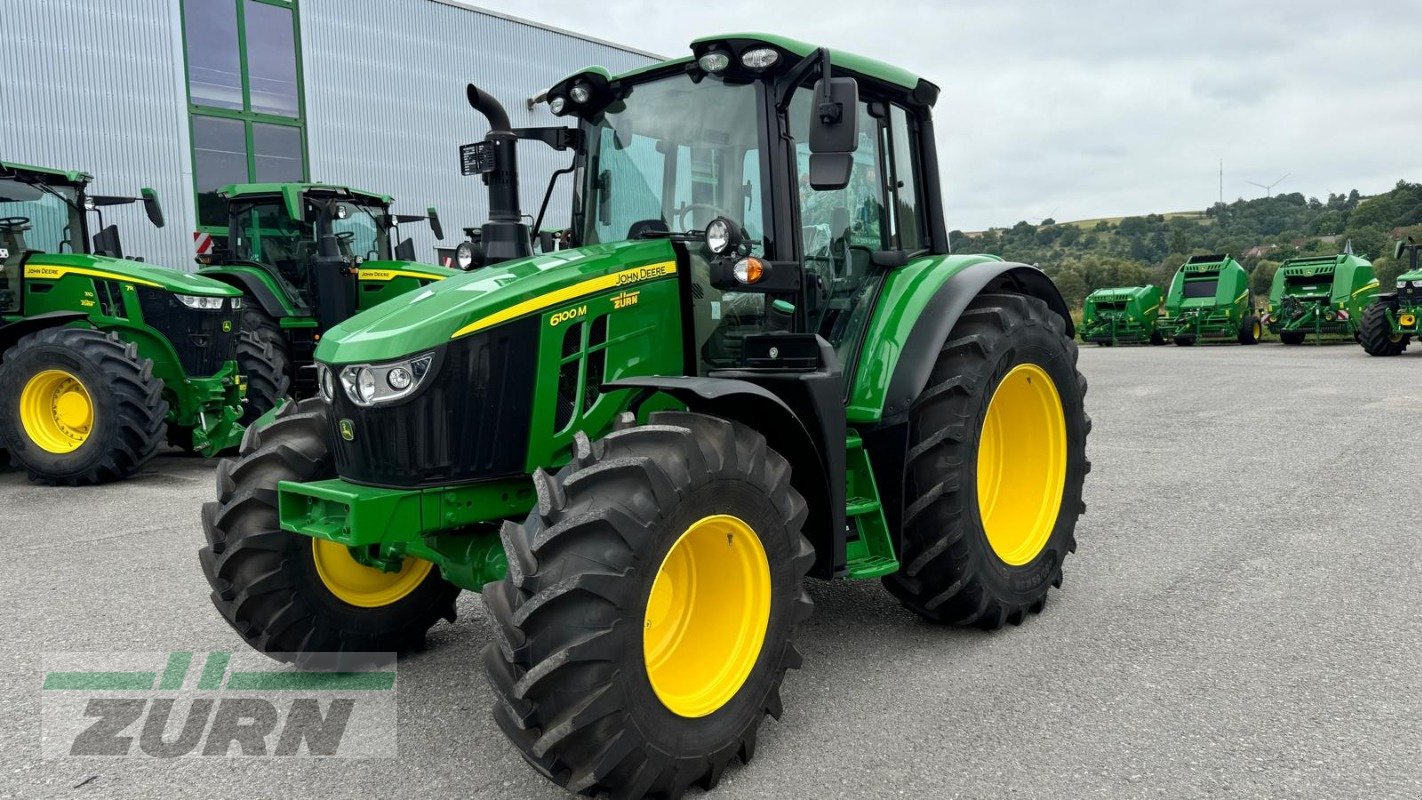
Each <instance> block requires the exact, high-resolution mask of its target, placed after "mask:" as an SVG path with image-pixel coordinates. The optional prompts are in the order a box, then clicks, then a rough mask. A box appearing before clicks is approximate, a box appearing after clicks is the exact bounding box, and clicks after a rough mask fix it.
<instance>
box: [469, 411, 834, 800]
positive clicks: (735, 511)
mask: <svg viewBox="0 0 1422 800" xmlns="http://www.w3.org/2000/svg"><path fill="white" fill-rule="evenodd" d="M575 450H576V452H575V458H574V460H573V462H572V463H571V464H569V465H568V466H567V467H564V468H563V469H562V470H560V471H559V472H558V473H557V474H556V475H553V476H549V475H547V474H545V473H543V472H539V473H538V474H537V475H536V476H535V481H536V484H537V487H538V498H539V502H538V507H537V508H535V509H534V511H533V512H532V513H530V514H529V516H528V519H527V520H526V521H525V522H524V523H523V524H522V525H516V524H514V523H506V524H505V526H504V529H503V531H502V536H503V539H504V547H505V550H506V551H507V554H508V559H509V573H508V577H507V578H505V579H504V580H502V581H499V582H496V583H491V584H489V585H488V586H486V587H485V588H484V601H485V604H486V605H487V607H488V609H489V615H490V616H491V617H492V618H493V620H494V622H495V623H496V625H495V628H496V631H497V633H498V638H497V641H496V643H493V644H490V645H489V646H488V647H487V648H486V649H485V651H484V663H485V666H486V669H487V671H488V674H489V679H490V682H491V683H492V684H493V688H494V692H495V694H496V695H497V696H498V700H499V702H498V704H497V705H495V707H494V718H495V720H496V721H497V722H498V723H499V726H500V727H501V728H502V729H503V731H504V732H505V733H506V734H507V735H508V736H509V738H510V739H511V740H512V741H513V743H514V744H515V745H516V746H517V747H518V749H519V751H520V752H521V753H522V754H523V757H524V758H525V759H526V760H528V762H529V763H530V764H532V765H533V766H534V767H535V768H536V769H538V771H539V772H541V773H543V774H544V775H545V776H547V777H548V778H550V779H552V780H553V781H555V782H556V783H558V784H560V785H562V786H565V787H567V788H569V789H572V790H574V791H580V792H585V793H588V794H595V793H597V792H600V791H606V792H609V793H611V794H612V796H614V797H636V798H640V797H644V796H649V795H650V796H657V797H663V798H677V797H680V796H681V795H682V794H683V793H684V792H685V791H686V789H687V788H688V787H689V786H691V785H692V784H699V785H701V786H703V787H706V788H709V787H711V786H714V785H715V784H716V783H717V781H719V779H720V777H721V774H722V772H723V771H724V770H725V768H726V766H727V764H729V763H730V761H731V760H732V759H733V758H737V757H739V758H740V759H741V760H742V761H749V760H750V758H751V756H752V755H753V754H754V752H755V742H756V731H757V730H758V729H759V727H760V724H761V722H762V720H763V719H764V717H765V715H766V714H770V715H772V716H774V717H777V718H778V717H779V716H780V712H781V702H780V694H779V687H780V683H781V681H782V679H783V678H784V675H785V671H786V670H787V669H790V668H795V667H798V666H799V665H800V655H799V653H798V652H796V650H795V647H794V645H793V639H794V634H795V629H796V627H797V626H798V625H799V623H800V622H802V621H804V620H805V619H806V618H807V617H808V616H809V614H810V609H811V605H810V600H809V597H808V596H807V595H806V594H805V592H804V590H803V589H802V588H801V580H802V578H803V577H804V575H805V573H806V571H807V570H809V568H810V565H811V563H812V562H813V561H814V550H813V548H811V547H810V544H809V542H807V541H806V540H805V538H804V537H803V536H801V534H800V526H801V525H802V524H803V522H804V519H805V515H806V506H805V502H804V500H802V499H801V497H800V495H799V494H798V493H797V492H796V491H795V490H794V489H792V488H791V486H790V467H789V464H788V463H787V462H786V461H785V459H784V458H782V457H781V456H780V455H779V454H777V453H776V452H774V451H773V450H770V449H768V448H767V447H766V445H765V439H764V437H762V436H761V435H760V434H758V433H756V432H754V431H752V430H750V429H749V428H746V427H745V426H743V425H740V424H738V423H733V422H728V421H726V420H722V419H718V418H716V417H709V416H705V415H701V414H689V413H675V412H661V413H656V414H653V415H652V417H651V421H650V424H648V425H643V426H631V427H627V428H625V429H623V430H619V431H617V432H614V433H612V434H611V435H609V436H607V437H606V438H604V439H602V440H600V441H598V442H596V443H592V444H589V443H588V442H587V440H586V439H585V438H580V439H579V441H578V443H577V445H576V447H575Z"/></svg>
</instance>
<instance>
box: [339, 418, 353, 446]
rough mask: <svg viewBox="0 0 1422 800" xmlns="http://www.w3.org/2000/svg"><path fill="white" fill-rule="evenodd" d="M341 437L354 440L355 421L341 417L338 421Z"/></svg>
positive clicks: (350, 440) (349, 440)
mask: <svg viewBox="0 0 1422 800" xmlns="http://www.w3.org/2000/svg"><path fill="white" fill-rule="evenodd" d="M339 427H340V430H341V438H342V439H345V440H346V441H348V442H353V441H355V423H353V422H351V421H350V420H348V419H343V420H341V421H340V423H339Z"/></svg>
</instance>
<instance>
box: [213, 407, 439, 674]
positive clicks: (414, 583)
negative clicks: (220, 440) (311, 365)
mask: <svg viewBox="0 0 1422 800" xmlns="http://www.w3.org/2000/svg"><path fill="white" fill-rule="evenodd" d="M327 413H328V412H327V411H326V408H325V406H324V405H323V403H322V401H321V400H320V399H312V400H308V401H305V402H303V403H300V404H297V403H287V404H286V405H285V406H283V407H282V410H281V411H280V412H278V414H277V416H276V419H275V420H273V422H272V423H271V424H270V425H268V426H267V427H265V428H262V429H260V430H256V429H249V430H248V431H247V435H246V436H245V437H244V438H243V440H242V451H241V457H240V458H237V459H224V460H223V461H222V463H221V464H220V465H219V466H218V468H217V501H216V502H211V503H207V504H206V505H204V506H203V509H202V527H203V532H204V533H205V534H206V535H207V544H206V545H205V546H204V547H203V548H202V549H201V550H199V551H198V561H199V563H200V564H201V566H202V571H203V574H204V575H205V576H206V577H207V582H208V584H209V585H211V587H212V604H213V605H214V606H216V607H217V610H218V611H219V612H221V614H222V617H223V619H225V620H227V622H228V623H229V624H230V625H231V626H232V628H233V629H234V630H236V631H237V633H238V634H239V635H240V636H241V637H242V638H243V639H244V640H246V642H247V644H249V645H251V646H252V647H254V648H256V649H257V650H260V651H262V652H264V653H266V654H267V655H270V656H272V657H273V658H276V659H279V660H282V661H290V662H293V663H295V664H297V665H299V666H310V667H322V668H330V667H335V668H342V667H353V666H356V665H358V663H359V662H358V660H352V658H354V659H359V658H360V656H359V655H358V654H364V653H390V652H396V653H398V652H405V651H409V650H415V649H418V648H420V647H421V646H423V644H424V639H425V632H426V631H428V630H429V629H430V628H431V627H432V626H433V625H434V624H435V623H437V622H438V621H439V620H440V619H441V618H444V619H447V620H449V621H451V622H453V621H454V598H455V596H456V595H458V594H459V589H458V587H456V586H454V585H453V584H450V583H447V582H446V581H445V580H444V579H443V578H442V577H441V576H440V573H439V570H438V569H435V568H434V565H433V564H431V563H430V562H428V561H424V560H421V559H417V558H406V559H405V561H404V563H403V564H402V565H401V567H400V569H399V570H396V571H394V572H383V571H381V570H378V569H375V568H372V567H367V566H365V565H363V564H361V563H359V562H358V561H356V560H355V559H354V558H352V557H351V554H350V551H349V549H348V548H346V547H345V546H344V545H340V544H337V543H335V542H330V541H327V540H325V539H316V538H314V537H309V536H303V535H301V534H297V533H290V532H288V531H284V530H282V528H281V525H280V524H279V523H278V521H277V507H276V503H277V482H278V481H299V482H307V481H315V480H325V479H328V478H334V477H336V467H335V461H334V458H333V456H332V455H331V450H330V446H329V441H328V438H327V437H328V436H329V431H330V423H329V421H328V419H327ZM348 654H351V655H348Z"/></svg>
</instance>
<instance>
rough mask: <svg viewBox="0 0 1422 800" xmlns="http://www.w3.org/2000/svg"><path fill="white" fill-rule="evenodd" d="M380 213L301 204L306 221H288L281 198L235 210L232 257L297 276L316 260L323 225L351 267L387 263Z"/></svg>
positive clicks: (346, 205)
mask: <svg viewBox="0 0 1422 800" xmlns="http://www.w3.org/2000/svg"><path fill="white" fill-rule="evenodd" d="M384 214H385V209H384V208H383V207H381V206H379V205H366V204H361V203H352V202H347V201H340V202H336V203H331V202H326V201H317V202H308V203H307V205H306V219H304V220H297V219H292V218H291V215H290V214H289V213H287V207H286V203H285V202H283V200H282V199H281V198H280V197H276V198H271V199H264V200H260V201H256V202H252V203H245V204H241V205H234V206H233V209H232V217H233V226H232V230H233V236H232V242H231V247H232V257H233V258H234V259H235V260H237V261H254V262H257V263H259V264H269V265H271V266H274V267H277V268H279V269H281V270H282V271H284V272H292V273H296V272H299V271H300V270H302V269H304V267H305V265H306V264H307V263H308V262H309V261H310V260H311V259H312V258H314V257H315V256H316V250H317V237H318V236H319V235H320V233H321V230H320V229H322V228H325V227H326V226H327V225H329V227H330V232H331V234H332V235H334V236H335V237H336V245H337V246H338V247H339V248H340V251H341V255H342V256H344V257H346V258H348V259H350V260H351V262H352V263H358V262H360V261H365V260H370V259H381V258H389V238H388V231H387V230H386V228H385V226H384V224H383V221H382V220H383V218H384Z"/></svg>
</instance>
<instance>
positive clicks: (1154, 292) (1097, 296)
mask: <svg viewBox="0 0 1422 800" xmlns="http://www.w3.org/2000/svg"><path fill="white" fill-rule="evenodd" d="M1160 298H1161V292H1160V287H1159V286H1154V285H1151V284H1147V285H1145V286H1127V287H1123V288H1118V289H1097V290H1096V291H1094V292H1092V293H1091V294H1089V295H1087V296H1086V302H1085V303H1084V304H1083V305H1082V319H1081V329H1080V331H1078V335H1080V336H1081V340H1082V341H1083V342H1095V343H1097V344H1099V345H1103V346H1106V347H1110V346H1113V345H1115V344H1116V343H1118V342H1136V343H1140V344H1144V343H1146V342H1149V343H1151V344H1165V337H1164V336H1163V335H1161V333H1160V331H1158V330H1156V321H1157V320H1158V318H1159V317H1160Z"/></svg>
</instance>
